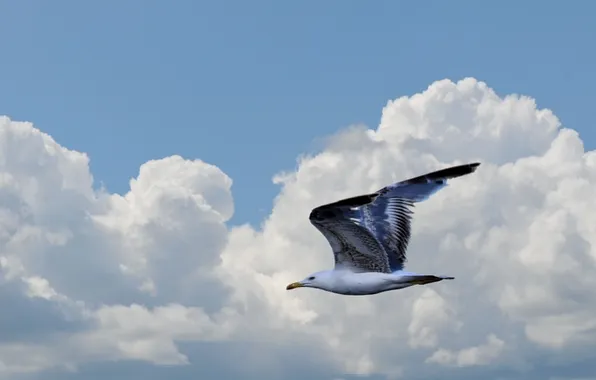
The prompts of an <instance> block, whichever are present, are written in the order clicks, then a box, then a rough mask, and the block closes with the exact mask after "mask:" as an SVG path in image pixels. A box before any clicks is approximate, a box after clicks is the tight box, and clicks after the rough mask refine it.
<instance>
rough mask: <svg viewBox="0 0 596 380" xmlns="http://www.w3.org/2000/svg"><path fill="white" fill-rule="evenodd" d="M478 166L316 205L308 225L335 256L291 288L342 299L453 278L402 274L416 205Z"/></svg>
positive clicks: (452, 170) (432, 174)
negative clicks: (332, 262) (326, 267)
mask: <svg viewBox="0 0 596 380" xmlns="http://www.w3.org/2000/svg"><path fill="white" fill-rule="evenodd" d="M479 165H480V163H478V162H475V163H470V164H466V165H459V166H453V167H449V168H446V169H442V170H438V171H435V172H432V173H428V174H425V175H421V176H419V177H414V178H410V179H408V180H405V181H401V182H397V183H394V184H392V185H389V186H386V187H384V188H382V189H380V190H379V191H377V192H374V193H371V194H366V195H360V196H357V197H353V198H347V199H343V200H340V201H337V202H334V203H329V204H326V205H322V206H319V207H316V208H314V209H313V210H312V212H311V213H310V216H309V219H310V222H311V223H312V224H313V225H314V226H315V227H316V228H317V229H318V230H319V231H320V232H321V233H322V234H323V236H325V238H326V239H327V241H328V242H329V245H330V246H331V249H332V251H333V256H334V258H335V267H334V268H333V269H332V270H325V271H320V272H317V273H314V274H311V275H310V276H308V277H306V278H305V279H304V280H302V281H298V282H294V283H291V284H290V285H288V286H287V288H286V289H287V290H290V289H295V288H316V289H321V290H325V291H328V292H332V293H337V294H342V295H369V294H377V293H381V292H386V291H389V290H396V289H403V288H407V287H410V286H412V285H425V284H430V283H433V282H438V281H442V280H453V279H454V277H447V276H436V275H431V274H418V273H414V272H407V271H405V270H404V264H405V262H406V250H407V248H408V242H409V240H410V235H411V228H410V225H411V220H412V214H413V211H412V208H413V207H414V203H416V202H421V201H424V200H426V199H428V198H429V197H430V196H431V195H432V194H434V193H436V192H437V191H439V190H440V189H442V188H443V187H445V186H447V180H448V179H450V178H456V177H461V176H464V175H466V174H470V173H473V172H474V171H476V168H478V166H479Z"/></svg>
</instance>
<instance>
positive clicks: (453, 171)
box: [404, 162, 480, 183]
mask: <svg viewBox="0 0 596 380" xmlns="http://www.w3.org/2000/svg"><path fill="white" fill-rule="evenodd" d="M478 166H480V162H472V163H470V164H464V165H458V166H452V167H449V168H445V169H441V170H437V171H434V172H431V173H427V174H424V175H421V176H419V177H415V178H411V179H409V180H407V181H404V182H408V183H416V182H426V181H435V180H444V179H451V178H457V177H461V176H464V175H466V174H470V173H474V172H475V171H476V169H477V168H478Z"/></svg>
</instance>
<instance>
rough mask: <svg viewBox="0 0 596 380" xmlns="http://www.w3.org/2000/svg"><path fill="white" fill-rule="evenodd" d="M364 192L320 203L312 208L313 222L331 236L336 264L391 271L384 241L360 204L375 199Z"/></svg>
mask: <svg viewBox="0 0 596 380" xmlns="http://www.w3.org/2000/svg"><path fill="white" fill-rule="evenodd" d="M371 199H372V198H371V197H370V196H367V195H364V196H360V197H354V198H349V199H344V200H342V201H339V202H335V203H330V204H327V205H323V206H319V207H317V208H315V209H313V210H312V212H311V213H310V216H309V219H310V222H311V223H312V224H313V225H314V226H315V227H316V228H317V229H318V230H319V231H321V233H322V234H323V236H325V238H327V240H328V241H329V244H330V245H331V248H332V250H333V255H334V257H335V267H336V268H347V269H350V270H352V271H355V272H389V271H390V267H389V260H388V258H387V254H386V253H385V250H384V248H383V245H382V244H381V243H380V242H379V241H378V240H377V238H376V237H375V235H374V234H373V233H372V231H371V230H370V229H369V226H368V224H367V223H366V221H365V218H366V216H365V213H364V211H365V210H364V209H363V208H361V207H360V206H362V205H364V204H367V203H369V202H370V201H371Z"/></svg>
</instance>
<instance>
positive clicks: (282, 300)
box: [0, 78, 596, 379]
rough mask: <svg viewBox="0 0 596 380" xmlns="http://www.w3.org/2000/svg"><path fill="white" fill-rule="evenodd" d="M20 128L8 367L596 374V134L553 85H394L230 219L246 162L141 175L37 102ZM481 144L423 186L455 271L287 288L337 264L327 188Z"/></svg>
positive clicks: (153, 167) (411, 375)
mask: <svg viewBox="0 0 596 380" xmlns="http://www.w3.org/2000/svg"><path fill="white" fill-rule="evenodd" d="M0 146H1V149H0V302H1V304H2V312H1V313H0V378H2V379H21V378H26V379H49V378H56V379H58V378H59V379H71V378H72V379H82V378H85V379H89V378H106V377H108V378H114V379H115V378H126V379H153V378H155V379H157V378H164V377H165V376H175V377H177V378H189V379H190V378H196V376H197V375H201V376H233V377H234V378H245V379H246V378H255V379H262V378H284V379H293V378H304V376H308V377H309V378H311V379H313V378H314V379H319V378H320V379H331V378H339V377H345V376H344V375H346V376H347V375H350V374H355V375H366V376H371V378H372V377H374V378H405V379H428V378H434V376H437V375H439V374H440V375H441V378H447V379H467V378H470V379H477V378H479V376H480V377H482V378H495V379H496V378H502V379H534V378H535V379H548V378H553V379H554V378H557V379H573V378H580V377H582V376H583V377H585V376H586V375H589V374H593V373H596V365H594V364H593V362H592V361H590V358H591V357H592V355H593V354H592V351H593V347H594V344H596V319H595V318H594V315H596V303H595V302H593V301H594V300H595V299H596V249H594V248H593V247H596V213H594V212H593V210H596V198H595V197H594V196H593V194H594V193H595V190H596V155H595V154H594V152H593V151H589V152H586V151H585V150H584V147H583V144H582V140H581V139H580V137H579V136H578V134H577V133H576V132H575V131H574V130H572V129H567V128H563V127H562V126H561V124H560V122H559V120H558V119H557V117H556V116H555V115H554V114H553V113H552V112H551V111H549V110H545V109H538V108H537V106H536V103H535V101H534V100H533V99H532V98H529V97H525V96H517V95H508V96H505V97H500V96H498V95H497V94H495V92H494V91H493V90H491V89H490V88H489V87H488V86H487V85H486V84H485V83H483V82H480V81H477V80H475V79H473V78H466V79H464V80H461V81H459V82H457V83H454V82H452V81H449V80H442V81H438V82H435V83H433V84H432V85H431V86H429V87H428V89H427V90H425V91H424V92H422V93H420V94H415V95H413V96H411V97H402V98H399V99H396V100H393V101H390V102H388V103H387V105H386V106H385V107H384V108H383V111H382V118H381V122H380V124H379V126H378V128H376V129H368V128H366V127H351V128H346V129H345V130H342V131H340V132H339V133H337V134H336V135H334V136H331V137H329V138H328V140H327V145H326V146H325V148H324V149H323V150H322V151H321V152H319V153H317V154H313V155H305V156H301V157H300V158H299V161H298V165H297V168H296V170H295V171H292V172H287V173H280V174H278V175H276V176H275V178H274V181H275V182H276V183H277V184H279V186H280V192H279V195H278V196H277V197H276V199H275V201H274V206H273V208H272V210H271V213H270V214H269V215H268V216H267V218H266V219H265V220H263V221H262V223H261V224H260V225H259V226H258V227H254V226H251V225H241V226H234V227H231V226H229V225H228V224H226V222H227V221H228V220H229V219H230V218H231V216H232V215H233V212H234V204H233V195H232V179H231V178H229V177H228V176H227V175H226V174H225V173H224V172H222V171H221V170H220V169H219V168H217V167H216V166H214V165H211V164H208V163H205V162H203V161H201V160H187V159H184V158H182V157H179V156H172V157H166V158H163V159H159V160H153V161H149V162H147V163H145V164H143V165H142V166H141V167H140V170H139V173H138V175H137V176H136V178H134V179H132V180H131V181H130V190H129V192H128V193H126V194H124V195H120V194H110V193H108V192H107V191H105V190H102V189H100V190H96V189H94V186H93V185H94V183H93V177H92V174H91V173H90V171H89V158H88V157H87V156H86V155H85V154H84V153H80V152H77V151H73V150H69V149H67V148H65V147H63V146H61V145H60V144H59V143H58V142H56V141H54V140H53V139H52V137H51V136H49V135H47V134H45V133H43V132H41V131H40V130H38V129H36V128H35V127H34V126H33V125H32V124H30V123H26V122H18V121H13V120H10V119H9V118H8V117H2V118H0ZM469 161H480V162H482V166H481V167H480V168H479V170H478V171H477V172H476V173H474V174H473V175H470V176H466V177H464V178H459V179H457V180H454V181H452V182H451V184H450V186H448V187H447V188H446V189H444V190H442V191H440V192H439V193H437V194H436V195H434V196H433V197H432V198H431V199H430V200H428V201H426V202H424V203H420V204H418V205H417V207H416V210H415V217H414V222H413V237H412V241H411V245H410V250H409V261H408V264H407V268H411V269H412V270H414V271H424V272H429V273H442V274H448V275H453V276H455V278H456V280H455V281H450V282H441V283H437V284H432V285H428V286H424V287H413V288H409V289H406V290H401V291H396V292H389V293H384V294H379V295H376V296H371V297H341V296H337V295H333V294H329V293H324V292H320V291H316V290H298V291H293V292H287V291H286V290H285V285H286V284H287V283H288V282H291V281H294V280H297V279H301V278H303V277H304V276H305V275H307V274H309V273H311V272H313V271H316V270H320V269H324V268H330V267H332V265H333V261H332V255H331V251H330V248H329V247H328V245H327V242H326V241H325V239H324V238H323V236H322V235H320V234H319V232H318V231H316V229H314V228H313V227H312V226H311V225H310V223H309V222H308V213H309V212H310V210H311V209H312V208H313V207H315V206H317V205H320V204H323V203H326V202H331V201H334V200H337V199H339V198H342V197H348V196H353V195H357V194H360V193H364V192H369V191H373V190H376V189H378V188H380V187H382V186H384V185H386V184H388V183H391V182H394V181H397V180H401V179H405V178H407V177H410V176H414V175H418V174H421V173H424V172H426V171H431V170H436V169H439V168H442V167H445V166H447V165H455V164H460V163H465V162H469ZM237 191H240V189H238V190H237ZM118 376H122V377H118Z"/></svg>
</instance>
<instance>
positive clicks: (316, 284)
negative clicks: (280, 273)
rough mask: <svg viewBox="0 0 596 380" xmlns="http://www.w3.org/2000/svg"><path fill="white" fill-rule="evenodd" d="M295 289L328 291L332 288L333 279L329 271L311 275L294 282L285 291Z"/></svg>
mask: <svg viewBox="0 0 596 380" xmlns="http://www.w3.org/2000/svg"><path fill="white" fill-rule="evenodd" d="M296 288H317V289H322V290H330V289H332V288H333V277H332V276H331V274H330V272H329V271H322V272H317V273H313V274H311V275H310V276H307V277H306V278H305V279H304V280H301V281H296V282H293V283H291V284H290V285H288V286H287V287H286V290H292V289H296Z"/></svg>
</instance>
